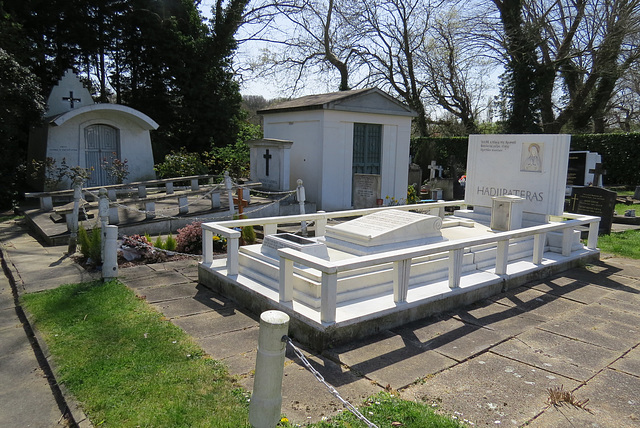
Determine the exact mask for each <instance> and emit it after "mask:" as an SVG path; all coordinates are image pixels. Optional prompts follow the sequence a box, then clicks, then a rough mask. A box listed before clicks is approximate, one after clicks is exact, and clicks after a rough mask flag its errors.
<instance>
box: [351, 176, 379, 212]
mask: <svg viewBox="0 0 640 428" xmlns="http://www.w3.org/2000/svg"><path fill="white" fill-rule="evenodd" d="M381 185H382V177H381V176H380V175H378V174H354V175H353V207H354V208H355V209H361V208H373V207H375V206H376V205H377V203H378V200H379V199H381V197H382V195H381V194H380V188H381Z"/></svg>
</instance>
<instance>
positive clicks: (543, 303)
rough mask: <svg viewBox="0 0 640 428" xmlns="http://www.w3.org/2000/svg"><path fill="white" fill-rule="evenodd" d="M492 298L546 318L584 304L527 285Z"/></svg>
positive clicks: (529, 314)
mask: <svg viewBox="0 0 640 428" xmlns="http://www.w3.org/2000/svg"><path fill="white" fill-rule="evenodd" d="M490 299H491V300H492V301H494V302H496V303H500V304H502V305H506V306H515V307H517V308H519V309H522V310H523V311H525V312H526V316H528V317H533V316H536V317H541V318H539V319H545V320H549V319H553V318H555V317H556V316H557V315H558V314H563V313H566V312H569V311H574V310H577V309H580V308H582V307H583V306H584V304H582V303H578V302H575V301H573V300H569V299H564V298H562V297H558V296H555V295H553V294H549V293H543V292H541V291H538V290H534V289H532V288H527V287H518V288H514V289H513V290H509V291H507V292H506V293H503V294H499V295H496V296H493V297H490Z"/></svg>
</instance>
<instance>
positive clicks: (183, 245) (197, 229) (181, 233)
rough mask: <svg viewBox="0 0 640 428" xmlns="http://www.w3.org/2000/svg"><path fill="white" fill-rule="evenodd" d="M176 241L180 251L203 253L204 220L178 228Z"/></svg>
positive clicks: (177, 248) (177, 249)
mask: <svg viewBox="0 0 640 428" xmlns="http://www.w3.org/2000/svg"><path fill="white" fill-rule="evenodd" d="M176 242H177V244H176V251H178V252H179V253H188V254H202V222H201V221H194V222H193V223H190V224H188V225H186V226H185V227H183V228H181V229H178V236H177V237H176Z"/></svg>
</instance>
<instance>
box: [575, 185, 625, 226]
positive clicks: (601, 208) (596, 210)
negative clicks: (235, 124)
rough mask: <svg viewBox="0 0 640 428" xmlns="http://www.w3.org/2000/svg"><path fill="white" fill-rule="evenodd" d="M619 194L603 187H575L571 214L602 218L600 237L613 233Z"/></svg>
mask: <svg viewBox="0 0 640 428" xmlns="http://www.w3.org/2000/svg"><path fill="white" fill-rule="evenodd" d="M617 196H618V194H617V193H616V192H612V191H610V190H606V189H603V188H601V187H591V186H590V187H574V188H573V190H572V192H571V200H570V202H569V212H572V213H575V214H585V215H592V216H597V217H600V228H599V230H598V233H599V234H600V235H603V234H609V233H611V223H612V222H613V215H614V212H615V207H616V198H617Z"/></svg>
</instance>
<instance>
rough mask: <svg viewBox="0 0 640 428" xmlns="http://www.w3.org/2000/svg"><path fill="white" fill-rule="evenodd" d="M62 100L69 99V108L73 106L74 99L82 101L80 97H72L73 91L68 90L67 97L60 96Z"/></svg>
mask: <svg viewBox="0 0 640 428" xmlns="http://www.w3.org/2000/svg"><path fill="white" fill-rule="evenodd" d="M62 101H69V106H70V107H71V108H73V107H74V104H73V103H74V101H77V102H80V101H82V100H81V99H80V98H73V91H69V96H68V97H62Z"/></svg>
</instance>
